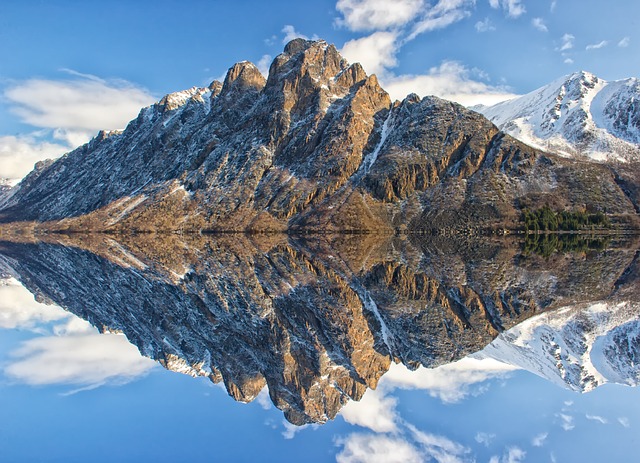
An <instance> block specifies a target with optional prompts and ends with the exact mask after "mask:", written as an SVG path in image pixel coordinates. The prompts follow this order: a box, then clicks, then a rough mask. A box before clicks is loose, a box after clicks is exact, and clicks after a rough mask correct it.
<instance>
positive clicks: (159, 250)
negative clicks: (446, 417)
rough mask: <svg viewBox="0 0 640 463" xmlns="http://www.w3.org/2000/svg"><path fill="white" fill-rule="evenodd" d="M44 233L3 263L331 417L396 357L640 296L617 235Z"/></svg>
mask: <svg viewBox="0 0 640 463" xmlns="http://www.w3.org/2000/svg"><path fill="white" fill-rule="evenodd" d="M45 239H46V240H48V241H49V242H37V243H4V244H3V245H2V247H1V248H0V249H1V252H2V254H3V255H4V257H2V258H1V259H0V266H4V267H7V268H10V269H11V273H14V274H15V275H16V277H18V278H19V279H20V280H21V281H22V282H23V284H25V286H26V287H27V288H29V289H30V290H31V291H33V292H34V293H36V294H37V295H38V296H39V297H40V298H43V299H47V300H50V301H53V302H55V303H56V304H59V305H61V306H62V307H65V308H67V309H68V310H70V311H71V312H73V313H75V314H77V315H79V316H80V317H82V318H85V319H87V320H89V321H90V322H91V323H92V324H94V325H96V326H97V327H99V328H100V329H103V330H104V329H109V330H120V331H122V332H124V334H126V336H127V337H128V339H129V340H130V341H131V342H132V343H133V344H135V345H136V346H138V348H139V349H140V351H141V352H142V353H143V354H144V355H146V356H149V357H151V358H154V359H157V360H159V361H160V362H161V363H162V364H163V365H165V366H166V367H167V368H169V369H172V370H176V371H180V372H183V373H187V374H192V375H203V376H208V377H210V378H211V380H212V381H214V382H219V381H224V384H225V386H226V388H227V390H228V392H229V394H230V395H232V396H233V397H234V398H235V399H236V400H240V401H250V400H253V399H254V398H255V397H256V395H257V394H258V392H259V391H260V390H261V389H262V388H263V387H264V386H265V385H267V386H268V388H269V394H270V396H271V399H272V401H273V402H274V404H275V405H276V406H277V407H278V408H280V409H281V410H283V411H284V413H285V416H286V418H287V419H288V420H289V421H291V422H292V423H295V424H302V423H307V422H324V421H326V420H328V419H331V418H333V417H334V416H335V415H336V413H337V412H338V411H339V410H340V408H341V407H342V405H344V404H345V403H346V402H347V401H348V400H350V399H355V400H358V399H360V398H361V397H362V395H363V394H364V392H365V390H366V389H367V388H374V387H376V384H377V382H378V380H379V379H380V377H381V376H382V375H383V374H384V373H385V372H386V371H387V370H388V368H389V365H390V362H391V361H392V360H393V361H395V362H403V363H404V364H406V365H408V366H409V367H411V368H415V367H418V366H419V365H424V366H426V367H435V366H438V365H441V364H444V363H447V362H450V361H453V360H456V359H459V358H461V357H463V356H465V355H467V354H469V353H472V352H476V351H478V350H480V349H482V348H483V347H485V346H486V345H487V344H489V343H490V342H491V341H492V340H493V339H494V338H495V337H496V336H497V335H498V333H499V332H501V331H503V330H505V329H508V328H511V327H513V326H515V325H516V324H518V323H520V322H522V321H524V320H526V319H527V318H529V317H531V316H532V315H534V314H537V313H539V312H540V311H542V310H544V309H549V308H554V307H559V306H563V305H568V304H573V303H578V302H589V301H599V300H603V299H606V298H610V297H615V296H616V295H617V294H621V295H623V296H625V297H627V296H630V297H636V298H637V294H635V293H634V292H633V291H632V293H631V294H629V288H630V287H631V288H632V287H633V285H634V283H633V282H631V283H630V282H629V279H630V272H631V273H633V272H632V271H633V268H634V267H633V264H634V262H635V261H634V256H635V251H634V250H629V249H626V247H624V246H622V247H620V246H615V245H614V246H612V247H611V248H610V249H608V250H606V251H604V252H597V253H595V252H594V253H587V254H584V253H582V254H572V255H554V256H551V257H550V258H547V259H544V258H541V257H536V256H529V257H526V258H523V257H521V256H519V255H518V252H517V248H516V247H514V246H503V244H504V243H498V242H491V241H489V240H487V241H474V242H462V241H460V240H458V241H456V242H455V243H454V242H452V241H445V240H443V241H442V242H435V241H434V240H433V239H430V240H428V241H427V240H421V239H414V238H411V239H409V238H406V237H380V236H374V235H347V236H345V235H342V236H328V235H316V236H312V237H304V238H302V237H290V236H286V235H264V236H262V235H252V236H245V235H218V236H199V235H198V236H189V237H183V238H179V237H178V236H177V235H162V236H154V235H143V236H137V237H131V236H128V237H119V238H118V240H117V241H116V240H115V239H113V237H109V236H107V235H87V236H73V237H68V236H64V235H60V236H56V237H51V236H49V237H46V238H45ZM62 244H66V245H68V246H64V245H62ZM625 269H629V270H627V271H626V272H625ZM623 273H624V274H623ZM625 290H626V291H627V292H626V293H625ZM636 300H637V299H636Z"/></svg>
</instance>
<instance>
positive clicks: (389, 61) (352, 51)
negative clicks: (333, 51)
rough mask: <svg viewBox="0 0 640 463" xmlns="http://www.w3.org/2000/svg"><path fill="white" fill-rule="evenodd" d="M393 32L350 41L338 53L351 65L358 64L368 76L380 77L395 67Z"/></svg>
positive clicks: (395, 44) (395, 49) (394, 36)
mask: <svg viewBox="0 0 640 463" xmlns="http://www.w3.org/2000/svg"><path fill="white" fill-rule="evenodd" d="M396 40H397V34H396V33H395V32H375V33H373V34H371V35H369V36H367V37H363V38H360V39H354V40H350V41H348V42H347V43H345V44H344V46H343V47H342V50H340V52H341V53H342V55H343V56H344V57H345V58H346V59H347V60H348V61H349V62H351V63H360V64H362V67H363V68H364V69H365V71H366V72H367V73H368V74H378V75H381V74H383V73H384V72H385V69H389V68H392V67H394V66H396V65H397V61H396V53H397V51H398V44H397V42H396Z"/></svg>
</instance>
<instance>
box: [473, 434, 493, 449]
mask: <svg viewBox="0 0 640 463" xmlns="http://www.w3.org/2000/svg"><path fill="white" fill-rule="evenodd" d="M495 438H496V435H495V434H489V433H486V432H479V433H477V434H476V437H475V440H476V442H477V443H478V444H482V445H484V446H485V447H489V446H490V445H491V442H493V440H494V439H495Z"/></svg>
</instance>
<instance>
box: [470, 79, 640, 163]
mask: <svg viewBox="0 0 640 463" xmlns="http://www.w3.org/2000/svg"><path fill="white" fill-rule="evenodd" d="M472 109H474V110H476V111H478V112H480V113H482V114H484V115H485V116H486V117H487V118H488V119H490V120H491V121H492V122H493V123H494V124H496V125H497V126H498V127H499V128H500V129H501V130H503V131H504V132H506V133H508V134H509V135H511V136H513V137H515V138H517V139H519V140H521V141H523V142H524V143H527V144H528V145H530V146H533V147H535V148H538V149H542V150H545V151H549V152H555V153H558V154H560V155H563V156H568V157H578V158H580V157H586V158H589V159H592V160H596V161H606V160H622V161H630V160H640V80H638V79H636V78H629V79H624V80H617V81H612V82H607V81H605V80H602V79H599V78H598V77H596V76H594V75H593V74H590V73H588V72H584V71H582V72H576V73H574V74H571V75H569V76H565V77H563V78H561V79H558V80H556V81H554V82H552V83H550V84H549V85H546V86H544V87H542V88H539V89H538V90H535V91H533V92H531V93H529V94H527V95H523V96H521V97H518V98H514V99H512V100H508V101H503V102H501V103H498V104H496V105H493V106H482V105H479V106H475V107H473V108H472Z"/></svg>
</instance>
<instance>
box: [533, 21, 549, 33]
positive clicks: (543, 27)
mask: <svg viewBox="0 0 640 463" xmlns="http://www.w3.org/2000/svg"><path fill="white" fill-rule="evenodd" d="M531 25H532V26H533V27H535V28H536V29H538V30H539V31H540V32H549V29H548V28H547V25H546V24H545V22H544V19H542V18H533V19H532V20H531Z"/></svg>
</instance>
